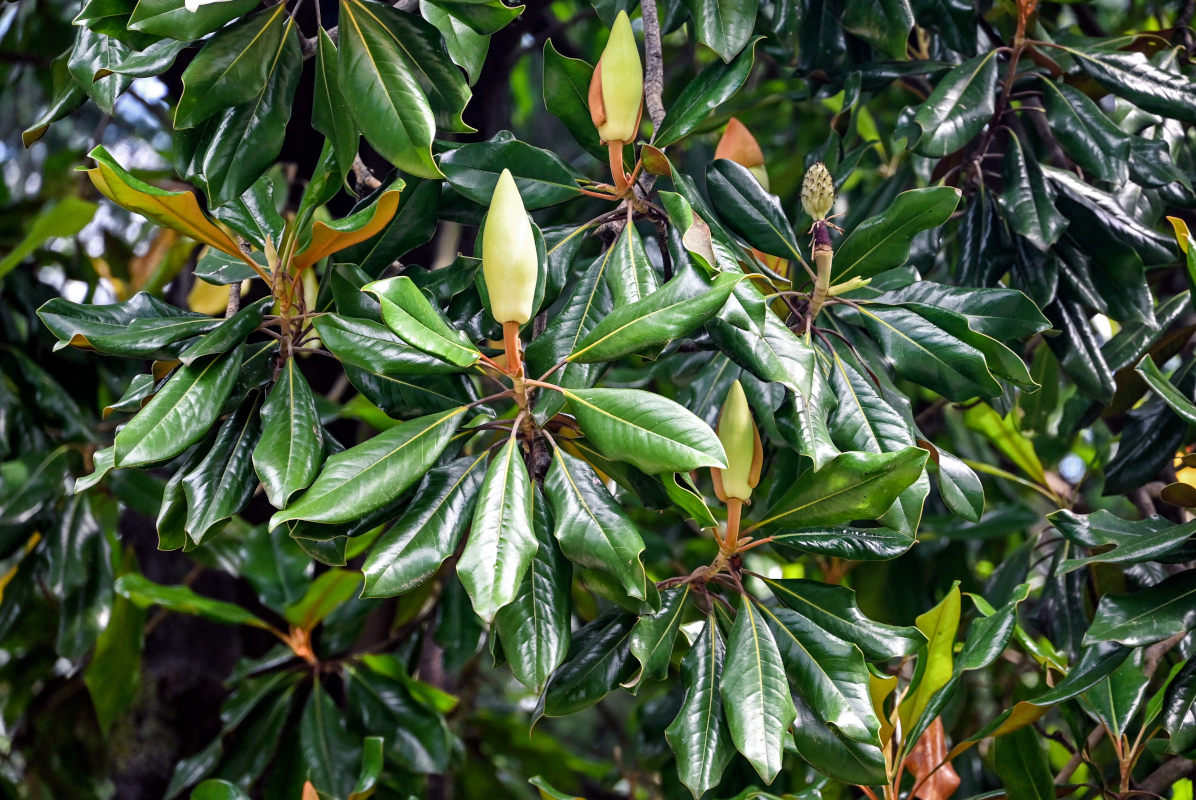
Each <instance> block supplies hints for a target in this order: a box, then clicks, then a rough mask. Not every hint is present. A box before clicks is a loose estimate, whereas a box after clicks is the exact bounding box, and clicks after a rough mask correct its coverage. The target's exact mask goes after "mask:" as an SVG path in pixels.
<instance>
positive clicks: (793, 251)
mask: <svg viewBox="0 0 1196 800" xmlns="http://www.w3.org/2000/svg"><path fill="white" fill-rule="evenodd" d="M706 185H707V187H708V188H709V189H710V200H711V202H712V203H714V206H715V208H717V209H719V217H720V218H721V219H722V221H723V222H725V223H726V224H727V227H729V228H731V230H733V231H734V232H735V233H737V234H738V235H740V236H742V237H743V239H744V241H746V242H747V243H748V244H750V245H751V246H752V247H755V248H757V249H759V250H762V251H763V252H765V253H768V254H769V255H773V256H779V257H781V258H787V259H791V260H793V261H801V253H800V251H799V250H798V247H797V237H796V236H794V235H793V228H792V227H791V226H790V225H789V220H787V219H785V213H784V212H783V211H782V210H781V203H780V201H779V200H778V199H777V197H776V196H775V195H771V194H769V193H768V192H767V191H765V190H764V187H762V186H761V185H760V182H759V181H758V180H756V176H755V175H753V174H752V173H751V172H749V171H748V169H747V168H746V167H743V166H741V165H739V164H736V163H735V162H734V161H730V160H728V159H725V158H719V159H716V160H714V161H712V162H710V165H709V166H708V167H707V169H706Z"/></svg>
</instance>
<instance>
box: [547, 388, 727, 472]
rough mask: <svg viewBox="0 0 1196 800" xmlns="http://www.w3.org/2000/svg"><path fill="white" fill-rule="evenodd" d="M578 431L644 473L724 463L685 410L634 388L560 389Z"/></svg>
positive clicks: (706, 430)
mask: <svg viewBox="0 0 1196 800" xmlns="http://www.w3.org/2000/svg"><path fill="white" fill-rule="evenodd" d="M562 391H563V393H564V395H565V397H566V398H567V399H568V400H569V406H570V407H571V408H572V410H573V414H574V416H576V417H577V422H578V424H579V425H580V426H581V429H582V432H583V433H585V435H586V436H587V437H588V438H589V439H592V440H593V442H594V444H595V445H596V446H597V447H598V448H599V449H600V450H602V451H603V453H605V454H606V455H607V456H609V457H611V458H614V459H618V460H621V461H626V462H627V463H629V464H633V465H635V466H636V467H639V468H640V469H642V470H643V471H644V472H647V473H650V474H655V473H661V472H689V471H690V470H692V469H697V468H698V467H723V468H725V467H726V454H725V453H724V452H723V446H722V445H721V444H720V443H719V441H718V437H717V436H715V435H714V431H712V430H711V429H710V427H709V426H708V425H707V424H706V423H705V422H702V420H700V419H698V418H697V417H695V416H694V415H693V414H691V413H690V412H689V411H686V410H685V409H684V408H682V407H681V406H679V405H677V404H676V403H674V402H673V401H672V400H666V399H665V398H663V397H661V396H660V395H657V394H653V393H651V392H645V391H641V390H638V389H572V390H570V389H565V390H562Z"/></svg>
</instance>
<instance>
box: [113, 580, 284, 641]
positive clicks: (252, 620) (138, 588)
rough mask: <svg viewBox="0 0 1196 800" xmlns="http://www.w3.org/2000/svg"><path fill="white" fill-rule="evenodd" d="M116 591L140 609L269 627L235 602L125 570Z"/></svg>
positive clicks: (226, 622) (228, 623)
mask: <svg viewBox="0 0 1196 800" xmlns="http://www.w3.org/2000/svg"><path fill="white" fill-rule="evenodd" d="M115 588H116V593H117V594H118V595H120V596H121V597H127V598H128V599H130V600H132V601H133V602H134V603H136V604H137V605H138V606H139V607H140V608H148V607H149V606H161V607H162V608H164V609H166V610H167V611H174V612H175V613H178V614H192V615H195V616H199V617H203V618H205V619H210V620H212V621H213V622H220V623H223V624H225V625H249V626H251V627H254V628H268V627H269V626H268V625H266V623H265V622H263V621H262V620H260V619H258V618H257V617H256V616H254V615H253V614H251V613H250V612H248V611H246V610H245V609H243V608H241V606H239V605H236V604H234V603H228V602H225V601H223V600H213V599H212V598H210V597H204V596H203V595H199V594H196V593H195V592H193V591H191V589H189V588H188V587H186V586H181V585H180V586H163V585H162V584H160V583H154V582H153V581H151V580H150V579H148V578H146V577H145V576H144V575H138V574H136V573H128V574H125V575H122V576H121V577H120V578H118V579H117V581H116V587H115Z"/></svg>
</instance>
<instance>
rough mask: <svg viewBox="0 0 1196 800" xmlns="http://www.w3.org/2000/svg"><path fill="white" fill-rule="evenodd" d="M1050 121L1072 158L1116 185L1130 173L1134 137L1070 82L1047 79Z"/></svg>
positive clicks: (1045, 87)
mask: <svg viewBox="0 0 1196 800" xmlns="http://www.w3.org/2000/svg"><path fill="white" fill-rule="evenodd" d="M1042 83H1043V100H1044V101H1045V104H1046V110H1047V120H1048V121H1049V122H1050V125H1051V131H1052V132H1053V133H1054V134H1055V137H1056V138H1057V139H1058V140H1059V143H1060V144H1062V145H1063V146H1064V147H1065V148H1067V153H1068V154H1069V157H1070V158H1072V159H1073V160H1074V161H1075V162H1076V163H1077V164H1079V165H1080V166H1082V167H1083V168H1084V169H1086V170H1088V171H1089V172H1091V173H1092V174H1093V175H1095V176H1096V177H1098V178H1100V179H1101V180H1103V181H1106V182H1108V183H1112V184H1115V185H1121V184H1123V183H1125V181H1126V178H1127V177H1128V176H1129V173H1128V164H1129V156H1130V137H1129V135H1128V134H1126V133H1125V131H1123V130H1121V129H1120V128H1118V127H1117V125H1116V123H1114V122H1113V121H1112V120H1111V119H1109V117H1108V116H1107V115H1106V114H1105V112H1104V111H1102V110H1101V108H1100V106H1098V105H1097V104H1096V102H1095V101H1094V100H1092V99H1091V98H1089V97H1088V95H1086V94H1084V93H1083V92H1081V91H1080V90H1079V89H1076V88H1075V87H1073V86H1070V85H1068V84H1066V83H1055V82H1054V81H1043V82H1042Z"/></svg>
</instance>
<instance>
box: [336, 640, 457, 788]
mask: <svg viewBox="0 0 1196 800" xmlns="http://www.w3.org/2000/svg"><path fill="white" fill-rule="evenodd" d="M362 662H363V664H362V666H353V667H350V668H349V669H347V670H346V674H347V676H348V680H347V682H346V683H347V691H346V695H347V697H348V700H349V703H348V707H349V711H350V713H351V714H352V715H353V716H354V717H355V718H357V719H358V720H359V721H360V723H361V727H362V728H364V729H365V730H370V731H386V737H385V752H386V758H387V761H390V762H393V763H395V764H397V765H399V766H400V767H401V768H402V769H404V770H407V771H409V772H416V773H436V772H443V771H444V770H445V768H446V767H447V766H448V764H449V759H450V758H451V756H452V753H453V751H454V749H455V747H458V746H459V745H458V744H456V743H455V742H454V740H453V736H452V733H451V732H450V731H449V729H448V726H447V725H446V724H445V721H444V717H443V716H442V713H443V711H444V710H447V709H445V708H444V706H443V705H441V706H437V705H436V704H435V703H434V702H432V701H433V696H432V695H429V690H430V689H431V687H428V686H427V685H426V684H421V683H420V682H419V681H416V680H413V679H412V678H411V677H410V676H408V675H407V672H406V670H405V669H404V667H403V664H402V663H401V662H399V661H398V660H397V659H395V658H394V656H389V655H367V656H365V657H364V658H362ZM431 691H435V690H431ZM441 694H443V693H441ZM440 699H442V700H443V699H445V698H443V697H441V698H440ZM450 699H451V698H450Z"/></svg>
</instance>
